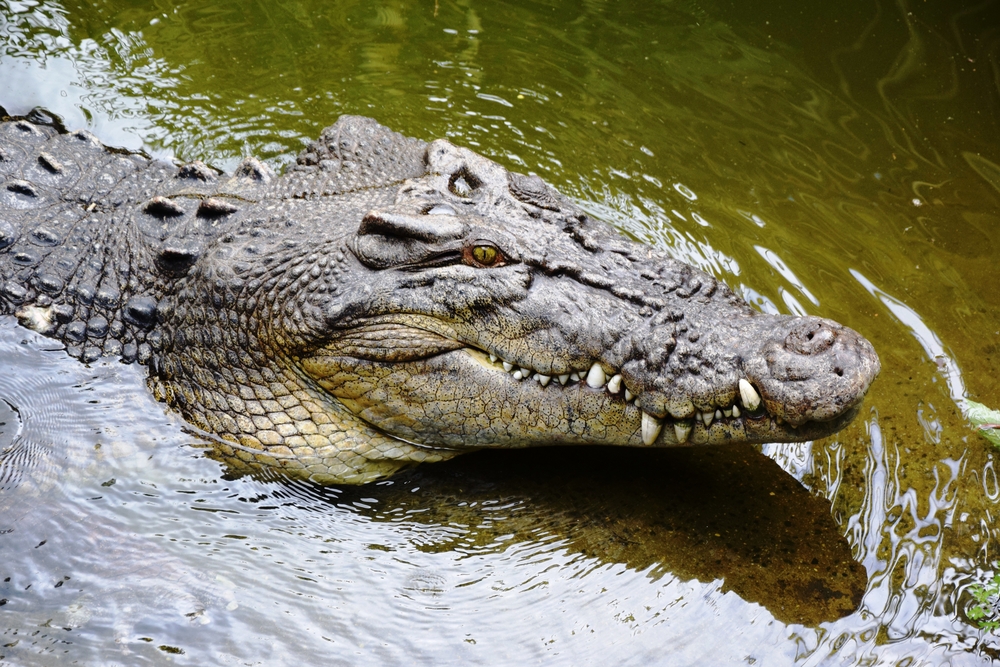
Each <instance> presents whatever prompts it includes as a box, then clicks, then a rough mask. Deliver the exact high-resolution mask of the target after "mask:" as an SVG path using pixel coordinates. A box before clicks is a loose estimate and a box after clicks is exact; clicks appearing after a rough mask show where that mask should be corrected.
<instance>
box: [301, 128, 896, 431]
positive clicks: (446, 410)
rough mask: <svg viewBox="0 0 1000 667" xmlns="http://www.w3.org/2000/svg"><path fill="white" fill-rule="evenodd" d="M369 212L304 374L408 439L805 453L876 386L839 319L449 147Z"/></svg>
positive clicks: (869, 358) (868, 363)
mask: <svg viewBox="0 0 1000 667" xmlns="http://www.w3.org/2000/svg"><path fill="white" fill-rule="evenodd" d="M426 164H427V173H426V174H425V175H424V176H422V177H419V178H413V179H409V180H407V181H406V182H404V183H402V185H400V186H399V188H398V190H397V192H396V193H395V197H394V199H393V200H392V201H391V202H387V203H386V204H385V205H382V206H378V207H375V208H372V209H370V210H367V211H365V212H364V214H363V216H362V217H361V219H360V221H359V224H358V226H357V229H356V232H355V233H354V234H353V235H352V236H351V238H350V239H349V241H348V242H347V246H348V247H349V249H350V253H351V255H352V258H351V261H352V262H356V263H357V266H356V269H355V274H356V275H358V276H360V279H359V280H358V281H357V283H355V284H353V285H343V286H341V288H340V289H338V290H337V293H336V295H335V296H334V295H332V293H331V291H324V292H323V293H322V294H320V293H317V294H315V297H316V298H313V299H312V300H311V301H310V303H311V307H312V309H313V315H312V317H311V318H310V319H311V321H312V322H313V323H314V324H313V327H314V328H313V330H312V331H310V332H309V336H308V338H309V339H310V340H311V341H313V342H314V344H313V345H312V346H311V349H307V350H303V351H302V352H301V353H300V357H299V358H298V361H297V363H299V364H300V367H301V369H302V370H303V371H304V372H305V373H306V375H307V376H308V377H310V378H311V379H312V380H314V381H315V382H317V383H318V384H319V385H320V386H321V387H322V388H323V389H324V390H325V391H326V392H328V393H329V394H330V395H331V396H334V397H336V399H337V400H338V401H339V402H340V403H342V404H343V405H344V406H346V407H347V408H348V409H349V410H350V411H351V413H352V414H354V415H355V416H357V417H358V418H359V419H361V420H363V421H364V422H365V423H367V424H370V425H372V426H374V427H376V428H377V429H378V430H379V431H381V432H383V433H385V434H388V435H390V436H392V437H394V438H398V439H400V440H403V441H406V442H409V443H417V444H419V445H423V446H430V447H438V448H449V449H466V448H480V447H524V446H530V445H549V444H583V443H594V444H598V443H600V444H612V445H630V446H671V445H680V444H716V443H726V442H770V441H801V440H807V439H812V438H817V437H821V436H825V435H829V434H831V433H833V432H835V431H837V430H838V429H840V428H842V427H843V426H844V425H845V424H847V423H848V421H849V420H850V419H851V418H852V417H853V416H854V415H855V413H856V412H857V410H858V408H859V405H860V403H861V401H862V398H863V397H864V395H865V392H866V391H867V389H868V387H869V385H870V384H871V382H872V380H873V379H874V377H875V375H876V374H877V373H878V371H879V361H878V357H877V356H876V354H875V352H874V350H873V349H872V346H871V345H870V344H869V343H868V342H867V341H866V340H865V339H864V338H862V337H861V336H860V335H858V334H857V333H855V332H854V331H852V330H851V329H848V328H846V327H844V326H841V325H839V324H837V323H835V322H832V321H830V320H826V319H821V318H816V317H788V316H774V315H766V314H761V313H759V312H757V311H755V310H753V309H752V308H750V307H749V306H748V305H747V304H746V303H745V302H744V301H743V300H742V299H740V298H739V297H738V296H736V295H735V294H734V293H733V292H732V291H731V290H730V289H728V288H727V287H726V286H725V285H722V284H720V283H719V282H717V281H716V280H715V279H714V278H712V277H711V276H709V275H707V274H705V273H703V272H701V271H698V270H696V269H694V268H692V267H690V266H688V265H685V264H682V263H680V262H677V261H674V260H672V259H669V258H668V257H667V256H665V255H664V254H663V253H662V252H658V251H656V250H653V249H652V248H649V247H647V246H644V245H640V244H638V243H634V242H632V241H629V240H627V239H625V238H623V237H621V236H620V235H618V234H617V233H615V232H613V231H611V230H610V229H609V228H608V227H607V226H606V225H604V224H603V223H598V222H596V221H594V220H592V219H590V218H589V217H588V216H587V215H585V214H584V213H583V212H582V211H581V210H580V209H579V208H578V207H576V206H575V205H574V204H572V203H571V202H570V201H569V200H567V199H566V198H564V197H562V196H560V195H559V194H558V193H556V192H555V191H554V190H552V189H551V188H549V187H548V186H547V185H546V184H545V183H544V182H543V181H542V180H541V179H540V178H538V177H536V176H530V177H529V176H523V175H520V174H516V173H512V172H508V171H507V170H505V169H504V168H503V167H501V166H499V165H497V164H496V163H494V162H492V161H490V160H488V159H486V158H484V157H482V156H480V155H478V154H476V153H474V152H472V151H469V150H466V149H463V148H458V147H456V146H454V145H452V144H451V143H449V142H447V141H444V140H439V141H436V142H434V143H432V144H430V145H429V146H428V148H427V152H426Z"/></svg>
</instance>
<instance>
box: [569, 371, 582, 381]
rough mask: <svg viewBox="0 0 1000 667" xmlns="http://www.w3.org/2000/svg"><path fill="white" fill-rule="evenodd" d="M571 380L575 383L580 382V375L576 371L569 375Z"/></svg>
mask: <svg viewBox="0 0 1000 667" xmlns="http://www.w3.org/2000/svg"><path fill="white" fill-rule="evenodd" d="M569 379H570V380H572V381H573V382H579V381H580V374H579V373H577V372H576V371H573V372H572V373H570V374H569Z"/></svg>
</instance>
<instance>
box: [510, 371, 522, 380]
mask: <svg viewBox="0 0 1000 667" xmlns="http://www.w3.org/2000/svg"><path fill="white" fill-rule="evenodd" d="M513 375H514V379H515V380H523V379H524V374H522V373H521V369H518V370H516V371H514V373H513Z"/></svg>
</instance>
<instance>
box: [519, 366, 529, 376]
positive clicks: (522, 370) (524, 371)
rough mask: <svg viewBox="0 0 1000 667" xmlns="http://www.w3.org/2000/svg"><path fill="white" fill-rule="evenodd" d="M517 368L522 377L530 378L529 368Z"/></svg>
mask: <svg viewBox="0 0 1000 667" xmlns="http://www.w3.org/2000/svg"><path fill="white" fill-rule="evenodd" d="M517 370H519V371H521V377H523V378H530V377H531V370H530V369H527V368H518V369H517Z"/></svg>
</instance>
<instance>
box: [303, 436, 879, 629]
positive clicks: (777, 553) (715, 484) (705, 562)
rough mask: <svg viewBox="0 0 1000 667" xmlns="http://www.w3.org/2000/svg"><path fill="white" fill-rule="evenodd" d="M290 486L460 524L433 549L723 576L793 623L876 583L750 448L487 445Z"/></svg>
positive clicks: (816, 501) (391, 512) (819, 616)
mask: <svg viewBox="0 0 1000 667" xmlns="http://www.w3.org/2000/svg"><path fill="white" fill-rule="evenodd" d="M291 486H292V488H295V489H296V494H301V495H302V496H305V497H308V498H309V500H310V502H314V501H315V500H316V499H326V500H327V501H328V502H331V503H335V504H345V503H346V504H348V505H353V506H354V507H356V508H360V509H359V510H358V511H360V512H361V513H362V514H363V515H366V516H370V517H371V518H372V519H373V520H376V521H378V520H386V521H397V522H398V521H399V520H400V516H406V517H407V519H406V520H408V521H418V522H421V523H426V524H438V525H441V526H452V527H460V528H461V531H462V532H461V533H460V536H457V537H456V538H455V539H454V540H444V541H441V542H436V543H434V544H432V545H428V546H425V547H424V548H425V549H428V550H432V551H452V550H461V549H463V548H474V549H476V550H483V549H486V550H491V549H492V550H497V549H504V548H508V547H509V546H511V545H513V544H517V543H520V542H527V541H537V540H539V539H543V538H544V539H556V540H559V541H561V542H562V543H563V544H564V546H565V548H566V549H568V550H569V551H571V552H579V553H581V554H583V555H585V556H587V557H591V558H596V559H598V560H600V561H602V562H605V563H621V564H624V565H626V566H628V567H630V568H634V569H636V570H648V572H649V574H650V576H653V577H659V576H662V575H663V574H664V573H667V572H670V573H672V574H674V575H675V576H677V577H679V578H681V579H684V580H689V579H696V580H698V581H702V582H711V581H713V580H717V579H721V580H724V583H723V590H732V591H734V592H735V593H736V594H738V595H739V596H740V597H742V598H743V599H744V600H747V601H749V602H757V603H759V604H761V605H763V606H764V607H766V608H767V609H768V611H770V612H771V613H772V614H773V615H774V616H775V618H777V619H779V620H781V621H782V622H785V623H801V624H804V625H810V626H814V625H817V624H819V623H821V622H824V621H831V620H835V619H838V618H841V617H843V616H846V615H848V614H850V613H852V612H854V611H855V610H856V609H857V607H858V605H859V604H860V602H861V597H862V595H863V593H864V591H865V586H866V584H867V578H866V576H865V571H864V568H863V567H862V566H861V565H860V564H858V563H857V562H855V561H854V560H853V558H852V557H851V550H850V547H849V545H848V543H847V541H846V540H845V538H844V537H843V535H841V532H840V529H839V528H838V526H837V525H836V524H835V523H834V521H833V519H832V518H831V516H830V506H829V503H828V502H827V501H826V500H825V499H822V498H819V497H816V496H813V495H810V493H809V492H808V491H807V490H806V489H805V488H803V487H802V486H801V485H799V484H798V483H797V482H796V481H795V480H794V479H793V478H792V477H790V476H789V475H788V474H787V473H785V472H784V471H783V470H781V468H779V467H778V466H777V465H776V464H775V463H774V462H773V461H772V460H771V459H769V458H767V457H766V456H763V455H762V454H760V453H759V452H757V451H756V450H755V449H753V448H752V447H750V446H732V447H719V448H712V449H703V450H699V449H693V448H692V449H687V448H685V449H675V450H668V451H663V450H660V451H643V450H621V449H611V448H602V447H593V448H574V450H573V451H572V452H570V451H567V450H565V449H560V448H545V449H538V450H520V451H506V452H497V451H485V452H479V453H476V454H471V455H466V456H463V457H459V458H458V459H455V460H453V461H450V462H447V463H443V464H439V465H433V466H424V467H421V468H417V469H414V470H411V471H409V472H406V473H403V474H400V475H399V476H397V477H396V478H394V479H392V480H390V481H389V482H387V483H382V484H379V485H377V486H375V487H367V488H351V487H346V488H341V489H330V488H328V489H324V488H321V487H314V486H311V485H306V484H296V483H292V485H291ZM526 509H527V510H528V511H524V510H526Z"/></svg>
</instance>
